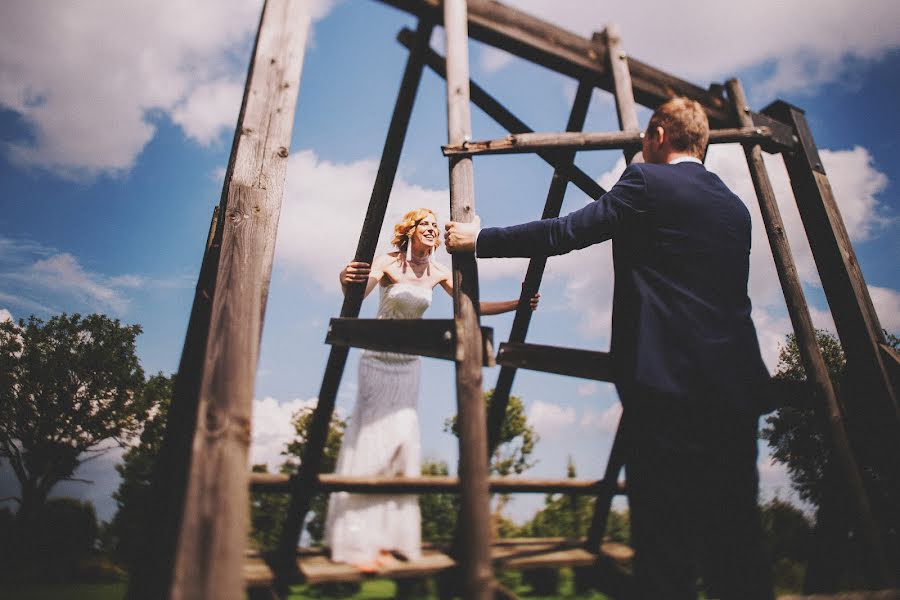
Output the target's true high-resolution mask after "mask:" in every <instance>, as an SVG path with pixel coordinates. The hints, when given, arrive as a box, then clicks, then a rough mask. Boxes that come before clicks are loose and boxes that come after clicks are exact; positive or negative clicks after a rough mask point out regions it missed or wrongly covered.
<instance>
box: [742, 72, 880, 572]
mask: <svg viewBox="0 0 900 600" xmlns="http://www.w3.org/2000/svg"><path fill="white" fill-rule="evenodd" d="M726 86H727V88H728V96H729V98H730V99H731V102H732V104H733V106H734V112H735V116H736V117H737V120H738V123H740V125H741V126H744V127H752V125H753V120H752V119H751V118H750V108H749V106H748V105H747V100H746V97H745V96H744V90H743V87H742V86H741V83H740V81H738V80H737V79H731V80H729V81H728V82H727V84H726ZM744 154H745V155H746V157H747V167H748V168H749V170H750V177H751V179H752V180H753V187H754V189H755V190H756V197H757V199H758V200H759V207H760V211H761V213H762V217H763V223H764V224H765V227H766V234H767V235H768V238H769V246H770V248H771V249H772V257H773V258H774V259H775V268H776V271H777V272H778V279H779V281H780V282H781V289H782V292H783V293H784V300H785V304H786V305H787V309H788V314H789V315H790V318H791V323H792V324H793V326H794V334H795V336H796V338H797V347H798V349H799V350H800V356H801V359H802V361H803V368H804V370H805V371H806V374H807V381H808V383H809V385H810V386H811V387H812V391H813V394H814V396H815V398H816V404H817V406H816V412H817V413H818V414H819V415H820V417H821V421H822V424H823V426H824V427H823V431H824V432H825V434H826V436H827V437H828V438H829V439H830V441H831V444H830V446H831V449H832V458H833V459H834V461H835V462H836V466H837V467H838V468H839V469H840V471H841V473H842V475H843V479H844V481H845V482H846V486H845V487H843V488H841V489H838V488H835V493H844V492H845V493H846V494H847V495H849V496H850V497H851V498H852V502H853V505H854V507H855V509H856V514H857V518H858V520H859V524H860V529H861V533H862V536H863V538H864V540H865V542H866V545H867V546H868V548H869V550H870V552H871V554H872V560H873V561H874V564H876V565H877V567H878V569H877V570H878V571H879V572H880V575H881V576H882V577H890V569H888V568H887V559H886V557H885V553H884V546H883V544H882V543H881V539H880V536H879V535H878V528H877V527H876V525H875V520H874V518H873V516H872V509H871V506H870V504H869V498H868V496H867V494H866V491H865V488H864V487H863V481H862V477H861V475H860V472H859V466H858V465H857V463H856V460H855V459H854V457H853V452H852V450H851V448H850V443H849V441H848V439H847V432H846V430H845V429H844V417H843V415H842V413H841V407H840V404H839V403H838V399H837V395H836V394H835V391H834V386H833V384H832V381H831V378H830V377H829V375H828V369H827V367H826V366H825V359H824V358H823V357H822V352H821V349H820V348H819V344H818V342H817V341H816V332H815V328H814V327H813V323H812V319H811V317H810V314H809V308H808V306H807V304H806V298H805V297H804V294H803V288H802V286H801V284H800V277H799V276H798V275H797V268H796V266H795V264H794V259H793V255H792V254H791V247H790V244H789V242H788V238H787V234H786V233H785V231H784V222H783V221H782V219H781V212H780V211H779V209H778V202H777V201H776V199H775V192H774V190H773V189H772V184H771V182H770V181H769V175H768V172H767V170H766V166H765V163H764V162H763V157H762V149H761V147H760V146H759V144H748V145H745V146H744ZM882 583H886V581H883V582H882Z"/></svg>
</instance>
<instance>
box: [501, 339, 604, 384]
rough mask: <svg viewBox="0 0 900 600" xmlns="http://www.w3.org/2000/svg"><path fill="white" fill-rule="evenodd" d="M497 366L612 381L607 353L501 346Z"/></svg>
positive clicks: (522, 344)
mask: <svg viewBox="0 0 900 600" xmlns="http://www.w3.org/2000/svg"><path fill="white" fill-rule="evenodd" d="M497 364H500V365H503V366H509V367H515V368H517V369H529V370H531V371H543V372H545V373H556V374H558V375H568V376H570V377H580V378H582V379H593V380H596V381H613V374H612V365H611V361H610V358H609V353H608V352H596V351H593V350H580V349H576V348H563V347H560V346H544V345H541V344H528V343H513V342H507V343H504V344H500V350H499V351H498V352H497Z"/></svg>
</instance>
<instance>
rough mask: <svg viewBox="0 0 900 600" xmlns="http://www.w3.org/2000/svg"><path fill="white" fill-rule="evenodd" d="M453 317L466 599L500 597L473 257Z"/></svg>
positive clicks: (453, 184)
mask: <svg viewBox="0 0 900 600" xmlns="http://www.w3.org/2000/svg"><path fill="white" fill-rule="evenodd" d="M466 13H467V11H466V1H465V0H444V28H445V30H446V34H447V44H446V45H447V133H448V135H447V138H448V143H450V144H461V143H463V142H465V141H466V140H469V139H471V132H472V123H471V116H470V113H469V56H468V54H469V45H468V37H469V34H468V22H467V15H466ZM449 170H450V218H451V219H453V220H454V221H458V222H463V223H465V222H471V221H472V220H473V219H474V217H475V190H474V172H473V168H472V158H471V157H451V158H450V159H449ZM453 314H454V320H455V322H456V340H457V341H456V343H457V347H456V397H457V404H458V415H459V418H458V421H459V477H460V488H461V493H460V520H461V523H462V531H461V534H462V536H461V539H460V542H461V552H460V556H458V557H457V558H458V561H459V564H460V569H461V575H462V596H463V598H467V599H471V600H489V599H490V598H492V597H493V592H494V590H493V574H492V572H491V554H490V518H489V516H490V507H489V495H488V479H487V478H488V469H487V461H486V460H485V456H486V455H487V435H486V426H485V415H484V399H483V392H482V380H481V363H482V345H481V326H480V324H479V316H478V267H477V266H476V264H475V256H474V254H473V253H465V254H458V253H457V254H454V255H453Z"/></svg>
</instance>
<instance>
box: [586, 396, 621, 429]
mask: <svg viewBox="0 0 900 600" xmlns="http://www.w3.org/2000/svg"><path fill="white" fill-rule="evenodd" d="M621 418H622V405H621V404H620V403H618V402H614V403H613V404H610V405H609V407H608V408H607V409H606V410H604V411H603V412H602V413H597V412H595V411H593V410H590V409H588V410H586V411H585V413H584V415H582V417H581V421H579V423H578V424H579V425H580V426H581V427H584V428H586V429H596V430H598V431H601V432H603V433H615V431H616V430H617V429H618V428H619V421H620V420H621Z"/></svg>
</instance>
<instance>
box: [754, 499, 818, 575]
mask: <svg viewBox="0 0 900 600" xmlns="http://www.w3.org/2000/svg"><path fill="white" fill-rule="evenodd" d="M761 512H762V523H763V536H764V539H765V543H766V546H767V549H768V553H769V556H770V557H771V558H772V561H773V563H774V575H775V585H776V586H777V587H778V588H779V589H781V590H791V591H800V590H801V587H802V584H803V575H804V573H805V567H804V564H805V563H806V561H807V560H808V559H809V551H810V544H811V543H812V523H811V522H810V520H809V518H807V516H806V515H805V514H803V512H802V511H801V510H800V509H798V508H797V507H796V506H794V505H793V504H791V503H790V502H787V501H786V500H782V499H781V498H778V497H777V496H776V497H774V498H772V499H771V500H769V501H768V502H766V503H765V504H763V505H762V507H761Z"/></svg>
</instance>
